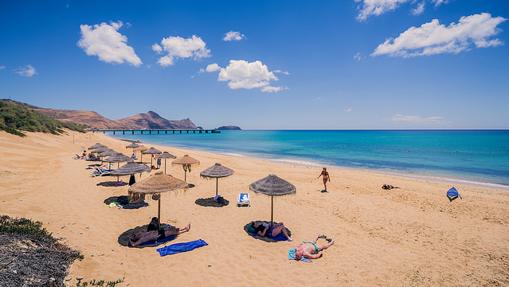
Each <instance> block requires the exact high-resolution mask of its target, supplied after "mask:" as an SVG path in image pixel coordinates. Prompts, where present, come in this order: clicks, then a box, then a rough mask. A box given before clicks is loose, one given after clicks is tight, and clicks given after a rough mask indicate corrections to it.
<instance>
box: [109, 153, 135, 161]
mask: <svg viewBox="0 0 509 287" xmlns="http://www.w3.org/2000/svg"><path fill="white" fill-rule="evenodd" d="M129 160H131V158H130V157H128V156H126V155H123V154H121V153H117V154H113V155H111V156H109V157H107V158H106V159H105V160H104V161H105V162H124V161H129Z"/></svg>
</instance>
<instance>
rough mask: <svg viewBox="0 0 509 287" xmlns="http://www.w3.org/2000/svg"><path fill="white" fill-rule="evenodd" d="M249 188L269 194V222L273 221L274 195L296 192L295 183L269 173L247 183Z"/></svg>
mask: <svg viewBox="0 0 509 287" xmlns="http://www.w3.org/2000/svg"><path fill="white" fill-rule="evenodd" d="M249 189H250V190H252V191H254V192H256V193H263V194H265V195H269V196H270V223H271V224H272V223H273V222H274V196H281V195H287V194H293V193H296V192H297V189H296V188H295V185H293V184H291V183H289V182H288V181H286V180H284V179H282V178H280V177H278V176H277V175H273V174H270V175H268V176H267V177H264V178H262V179H260V180H257V181H255V182H253V183H251V184H250V185H249Z"/></svg>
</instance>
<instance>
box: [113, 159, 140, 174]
mask: <svg viewBox="0 0 509 287" xmlns="http://www.w3.org/2000/svg"><path fill="white" fill-rule="evenodd" d="M142 172H150V167H148V166H147V165H145V164H141V163H136V162H134V161H129V162H128V163H126V164H124V165H123V166H121V167H119V168H118V169H116V170H113V171H111V173H110V174H111V175H116V176H123V175H131V174H136V173H142Z"/></svg>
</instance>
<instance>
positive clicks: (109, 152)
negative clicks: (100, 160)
mask: <svg viewBox="0 0 509 287" xmlns="http://www.w3.org/2000/svg"><path fill="white" fill-rule="evenodd" d="M98 154H99V156H101V157H102V156H113V155H116V154H118V152H116V151H114V150H112V149H105V150H101V151H99V152H98Z"/></svg>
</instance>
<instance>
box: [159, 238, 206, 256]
mask: <svg viewBox="0 0 509 287" xmlns="http://www.w3.org/2000/svg"><path fill="white" fill-rule="evenodd" d="M207 245H208V244H207V242H205V241H204V240H201V239H198V240H195V241H191V242H182V243H175V244H172V245H168V246H165V247H163V248H158V249H156V251H157V252H159V255H161V256H166V255H173V254H177V253H182V252H187V251H191V250H194V249H196V248H200V247H203V246H207Z"/></svg>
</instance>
